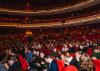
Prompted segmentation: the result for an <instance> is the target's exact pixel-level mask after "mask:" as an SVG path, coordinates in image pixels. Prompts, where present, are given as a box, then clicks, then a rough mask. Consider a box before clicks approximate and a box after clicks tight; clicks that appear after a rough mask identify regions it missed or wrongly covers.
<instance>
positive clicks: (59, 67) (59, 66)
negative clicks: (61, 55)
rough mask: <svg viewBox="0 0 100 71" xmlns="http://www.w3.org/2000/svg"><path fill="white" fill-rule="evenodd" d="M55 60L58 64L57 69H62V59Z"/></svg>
mask: <svg viewBox="0 0 100 71" xmlns="http://www.w3.org/2000/svg"><path fill="white" fill-rule="evenodd" d="M56 62H57V64H58V69H59V71H64V62H63V61H62V60H57V61H56Z"/></svg>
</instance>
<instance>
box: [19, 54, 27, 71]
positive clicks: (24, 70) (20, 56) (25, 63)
mask: <svg viewBox="0 0 100 71" xmlns="http://www.w3.org/2000/svg"><path fill="white" fill-rule="evenodd" d="M19 60H20V63H21V66H22V71H27V70H28V62H27V61H26V59H25V58H23V57H22V55H19Z"/></svg>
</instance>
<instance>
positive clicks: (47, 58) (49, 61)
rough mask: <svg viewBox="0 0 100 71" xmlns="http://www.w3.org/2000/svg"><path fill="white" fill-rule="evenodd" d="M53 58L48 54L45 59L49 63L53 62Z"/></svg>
mask: <svg viewBox="0 0 100 71" xmlns="http://www.w3.org/2000/svg"><path fill="white" fill-rule="evenodd" d="M52 60H53V59H52V57H51V56H46V57H45V61H46V62H47V63H51V61H52Z"/></svg>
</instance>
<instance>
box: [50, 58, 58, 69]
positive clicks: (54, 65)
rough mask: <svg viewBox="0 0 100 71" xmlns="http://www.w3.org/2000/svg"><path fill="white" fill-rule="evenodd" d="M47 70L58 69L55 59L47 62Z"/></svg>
mask: <svg viewBox="0 0 100 71" xmlns="http://www.w3.org/2000/svg"><path fill="white" fill-rule="evenodd" d="M48 71H58V65H57V63H56V61H55V60H53V61H52V62H51V64H49V67H48Z"/></svg>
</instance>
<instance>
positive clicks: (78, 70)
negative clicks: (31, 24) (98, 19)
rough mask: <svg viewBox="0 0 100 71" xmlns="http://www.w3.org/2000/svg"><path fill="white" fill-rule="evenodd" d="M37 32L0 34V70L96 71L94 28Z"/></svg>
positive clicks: (99, 45)
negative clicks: (29, 33)
mask: <svg viewBox="0 0 100 71" xmlns="http://www.w3.org/2000/svg"><path fill="white" fill-rule="evenodd" d="M98 26H99V25H98ZM95 27H96V28H95ZM93 30H95V31H93ZM13 31H14V30H13ZM37 31H38V33H37ZM37 31H33V34H32V35H25V34H20V33H19V34H18V33H17V32H15V33H17V34H14V33H13V34H10V33H9V34H2V35H0V69H1V71H15V70H16V71H47V70H48V71H58V70H59V71H67V70H73V71H93V70H94V71H95V70H96V71H99V70H100V69H99V66H100V64H99V60H100V35H99V34H100V28H98V27H97V26H93V25H86V26H77V27H70V28H59V29H51V30H45V29H44V30H37ZM79 32H80V33H79Z"/></svg>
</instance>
